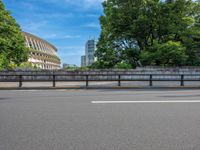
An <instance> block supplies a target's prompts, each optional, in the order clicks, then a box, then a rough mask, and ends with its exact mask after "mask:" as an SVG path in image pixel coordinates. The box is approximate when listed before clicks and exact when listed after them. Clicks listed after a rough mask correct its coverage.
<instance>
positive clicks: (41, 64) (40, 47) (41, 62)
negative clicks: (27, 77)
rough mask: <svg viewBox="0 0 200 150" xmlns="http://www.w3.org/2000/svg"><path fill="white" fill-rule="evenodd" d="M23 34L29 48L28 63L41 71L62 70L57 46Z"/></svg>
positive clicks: (25, 33)
mask: <svg viewBox="0 0 200 150" xmlns="http://www.w3.org/2000/svg"><path fill="white" fill-rule="evenodd" d="M22 34H23V35H24V37H25V39H26V46H27V47H28V48H29V59H28V62H30V63H31V64H32V65H33V66H36V67H37V68H40V69H60V59H59V57H58V54H57V49H56V47H55V46H53V45H52V44H50V43H48V42H47V41H45V40H43V39H41V38H39V37H37V36H35V35H33V34H30V33H27V32H22Z"/></svg>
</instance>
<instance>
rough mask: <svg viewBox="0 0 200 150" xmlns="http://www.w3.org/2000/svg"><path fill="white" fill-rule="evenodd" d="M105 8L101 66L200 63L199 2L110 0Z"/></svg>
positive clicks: (102, 18) (102, 20)
mask: <svg viewBox="0 0 200 150" xmlns="http://www.w3.org/2000/svg"><path fill="white" fill-rule="evenodd" d="M103 7H104V15H103V16H101V18H100V23H101V28H102V31H101V35H100V38H99V42H98V44H97V51H96V56H97V58H98V61H97V62H96V63H95V64H96V67H97V68H113V67H114V66H115V65H116V64H118V63H120V62H125V63H127V64H130V65H131V66H132V67H133V68H134V67H135V66H141V65H160V66H182V65H200V63H199V62H200V58H199V52H200V2H199V1H192V0H166V1H161V0H107V1H105V2H104V3H103ZM170 55H173V56H171V58H169V56H170ZM161 56H162V57H161ZM156 58H159V59H162V60H158V59H156Z"/></svg>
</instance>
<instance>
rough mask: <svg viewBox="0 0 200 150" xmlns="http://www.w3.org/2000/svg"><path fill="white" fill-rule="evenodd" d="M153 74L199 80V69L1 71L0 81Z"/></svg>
mask: <svg viewBox="0 0 200 150" xmlns="http://www.w3.org/2000/svg"><path fill="white" fill-rule="evenodd" d="M150 74H153V79H180V78H181V75H185V79H200V68H195V69H194V68H137V69H133V70H111V69H108V70H90V71H65V70H53V71H52V70H45V71H44V70H43V71H19V70H18V71H1V72H0V80H8V81H9V80H18V79H19V75H22V76H23V79H24V80H30V81H31V80H52V79H53V75H55V78H56V80H86V75H89V80H117V79H118V78H119V75H121V79H122V80H123V79H124V80H125V79H129V80H131V79H149V77H150Z"/></svg>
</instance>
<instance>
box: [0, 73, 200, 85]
mask: <svg viewBox="0 0 200 150" xmlns="http://www.w3.org/2000/svg"><path fill="white" fill-rule="evenodd" d="M77 81H78V82H85V86H86V87H88V86H89V82H92V81H113V82H117V83H118V86H121V83H122V82H123V81H146V82H149V86H153V82H155V81H166V82H168V81H176V82H177V81H178V82H180V86H184V82H186V81H200V74H53V75H43V74H37V75H30V74H23V75H0V82H18V83H19V84H18V85H19V87H23V82H52V87H56V82H77Z"/></svg>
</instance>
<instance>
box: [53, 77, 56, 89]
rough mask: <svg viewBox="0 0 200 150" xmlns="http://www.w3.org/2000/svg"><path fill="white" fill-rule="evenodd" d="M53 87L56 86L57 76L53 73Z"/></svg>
mask: <svg viewBox="0 0 200 150" xmlns="http://www.w3.org/2000/svg"><path fill="white" fill-rule="evenodd" d="M53 87H56V76H55V75H53Z"/></svg>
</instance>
